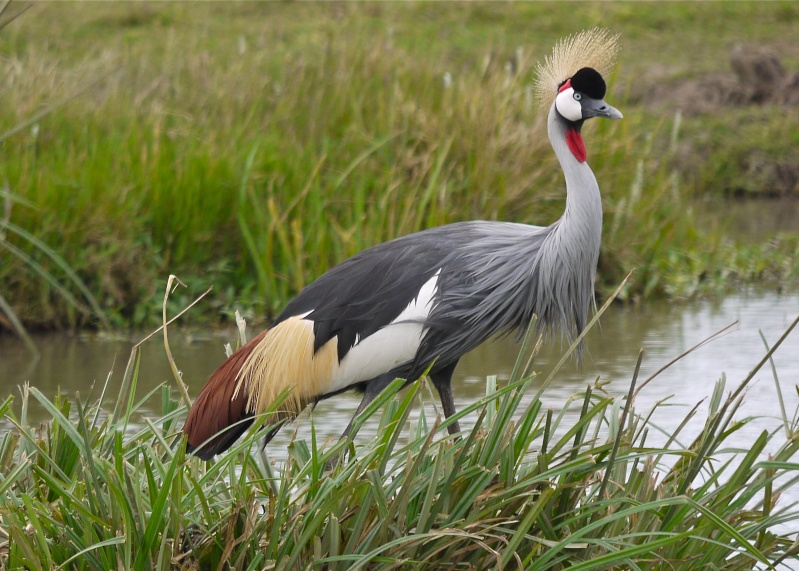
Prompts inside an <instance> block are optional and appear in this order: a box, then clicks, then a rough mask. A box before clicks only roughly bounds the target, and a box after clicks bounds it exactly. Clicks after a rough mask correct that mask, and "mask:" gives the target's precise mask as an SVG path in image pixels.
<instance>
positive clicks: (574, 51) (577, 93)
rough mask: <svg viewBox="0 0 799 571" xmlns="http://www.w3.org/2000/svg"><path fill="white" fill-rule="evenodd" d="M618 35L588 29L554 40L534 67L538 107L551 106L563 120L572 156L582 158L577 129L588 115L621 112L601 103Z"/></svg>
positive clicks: (618, 114) (611, 115)
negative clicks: (552, 46) (544, 57)
mask: <svg viewBox="0 0 799 571" xmlns="http://www.w3.org/2000/svg"><path fill="white" fill-rule="evenodd" d="M618 40H619V36H618V35H613V34H611V33H610V32H608V31H607V30H604V29H601V28H592V29H590V30H585V31H583V32H580V33H579V34H576V35H574V36H570V37H568V38H565V39H563V40H561V41H560V42H558V43H557V44H556V45H555V47H554V48H553V50H552V54H551V55H550V56H549V57H547V58H546V60H545V61H544V62H543V63H541V64H539V65H538V67H537V69H536V72H537V73H536V81H535V90H536V93H537V95H538V100H539V102H541V105H542V106H547V107H554V110H555V112H556V113H557V115H558V117H560V118H561V119H562V120H563V121H564V122H565V123H566V142H567V143H568V145H569V149H571V152H572V154H573V155H574V156H575V158H576V159H577V160H578V161H580V162H584V161H585V158H586V151H585V145H584V144H583V139H582V136H581V135H580V129H581V128H582V126H583V122H584V121H585V120H586V119H590V118H591V117H605V118H608V119H621V118H622V114H621V112H620V111H619V110H618V109H616V108H615V107H612V106H610V105H608V104H607V103H605V101H604V97H605V93H606V91H607V86H606V84H605V80H604V78H603V77H602V74H603V73H605V74H606V73H608V72H609V71H610V70H611V69H612V68H613V64H614V62H615V60H616V53H617V52H618V49H619V44H618Z"/></svg>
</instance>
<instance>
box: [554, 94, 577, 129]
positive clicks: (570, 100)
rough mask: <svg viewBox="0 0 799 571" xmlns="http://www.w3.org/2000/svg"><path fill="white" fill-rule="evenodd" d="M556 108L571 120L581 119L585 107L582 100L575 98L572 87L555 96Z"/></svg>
mask: <svg viewBox="0 0 799 571" xmlns="http://www.w3.org/2000/svg"><path fill="white" fill-rule="evenodd" d="M555 109H557V110H558V113H560V114H561V115H563V116H564V117H565V118H566V119H568V120H569V121H579V120H580V119H582V118H583V109H582V107H581V106H580V102H579V101H577V100H575V99H574V89H573V88H571V87H569V88H568V89H564V90H563V91H561V92H560V93H558V95H557V97H555Z"/></svg>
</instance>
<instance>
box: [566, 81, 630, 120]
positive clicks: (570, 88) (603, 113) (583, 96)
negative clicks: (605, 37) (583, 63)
mask: <svg viewBox="0 0 799 571" xmlns="http://www.w3.org/2000/svg"><path fill="white" fill-rule="evenodd" d="M606 91H607V87H606V85H605V80H604V79H602V75H601V74H600V73H599V72H598V71H597V70H595V69H593V68H590V67H584V68H582V69H580V70H578V71H577V73H575V74H574V75H573V76H571V77H570V78H569V79H567V80H566V81H564V82H563V83H561V84H560V85H559V86H558V94H557V95H556V96H555V109H556V110H557V112H558V113H559V114H560V116H561V117H563V118H564V119H566V120H567V121H571V122H573V123H577V122H580V121H584V120H585V119H590V118H591V117H606V118H608V119H621V118H622V114H621V112H620V111H619V110H618V109H616V108H615V107H611V106H610V105H608V104H607V103H605V101H604V98H605V92H606Z"/></svg>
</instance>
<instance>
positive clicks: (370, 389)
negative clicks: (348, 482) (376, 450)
mask: <svg viewBox="0 0 799 571" xmlns="http://www.w3.org/2000/svg"><path fill="white" fill-rule="evenodd" d="M393 380H394V376H393V375H391V376H387V375H383V376H380V377H375V378H374V379H372V380H371V381H369V382H368V383H367V384H366V390H365V391H364V392H363V398H361V404H359V405H358V408H357V409H356V410H355V414H353V415H352V418H351V419H350V422H349V424H348V425H347V428H345V429H344V432H342V433H341V436H340V437H339V441H341V440H344V439H345V438H347V436H349V435H350V432H351V431H352V425H353V423H354V422H355V419H356V418H357V417H358V415H359V414H361V413H362V412H363V411H364V410H365V409H366V407H367V406H369V403H371V402H372V401H373V400H375V398H376V397H377V395H379V394H380V393H381V392H383V389H385V388H386V387H387V386H388V385H389V384H391V381H393ZM338 459H339V456H338V455H336V456H333V457H332V458H331V459H330V460H328V462H327V469H328V470H330V469H332V468H333V466H335V465H336V464H337V463H338Z"/></svg>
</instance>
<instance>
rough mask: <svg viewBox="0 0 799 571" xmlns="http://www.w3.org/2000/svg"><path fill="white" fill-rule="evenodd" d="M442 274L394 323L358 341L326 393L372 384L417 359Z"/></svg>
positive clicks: (343, 360) (346, 356) (423, 287)
mask: <svg viewBox="0 0 799 571" xmlns="http://www.w3.org/2000/svg"><path fill="white" fill-rule="evenodd" d="M440 273H441V270H439V271H438V272H436V274H435V275H434V276H433V277H432V278H430V279H429V280H427V282H425V284H424V285H423V286H422V288H421V289H420V290H419V293H418V295H417V296H416V298H415V299H414V300H413V301H411V302H410V303H409V304H408V307H406V308H405V309H404V310H402V313H400V314H399V315H398V316H397V318H396V319H394V321H392V322H391V323H389V324H388V325H386V326H385V327H383V328H382V329H380V330H379V331H376V332H375V333H373V334H372V335H369V336H368V337H364V338H363V339H361V338H360V337H358V338H356V340H355V345H353V346H352V348H351V349H350V350H349V351H348V352H347V354H346V355H345V356H344V358H343V359H342V360H341V363H339V366H338V368H336V369H335V370H334V371H333V376H332V378H331V379H330V386H329V387H328V389H327V391H326V392H335V391H338V390H341V389H343V388H345V387H348V386H350V385H352V384H354V383H359V382H361V381H368V380H369V379H372V378H374V377H376V376H377V375H379V374H381V373H385V372H387V371H390V370H391V369H393V368H394V367H397V366H399V365H403V364H405V363H408V362H410V361H411V360H412V359H413V358H414V356H415V355H416V351H418V349H419V345H420V344H421V342H422V336H423V335H424V332H425V326H424V324H425V322H426V321H427V317H428V315H430V311H431V310H432V308H433V298H434V296H435V294H436V291H437V289H438V277H439V274H440Z"/></svg>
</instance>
